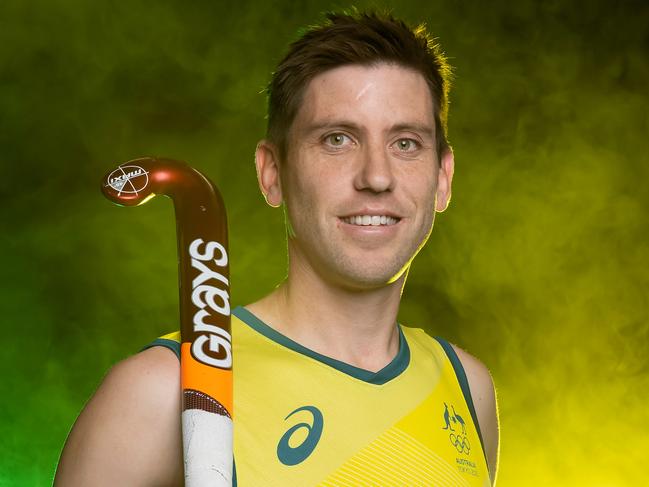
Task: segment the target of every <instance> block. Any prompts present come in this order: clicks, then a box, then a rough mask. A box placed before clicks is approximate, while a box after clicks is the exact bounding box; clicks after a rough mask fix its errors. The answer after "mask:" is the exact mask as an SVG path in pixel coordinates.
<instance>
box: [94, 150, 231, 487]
mask: <svg viewBox="0 0 649 487" xmlns="http://www.w3.org/2000/svg"><path fill="white" fill-rule="evenodd" d="M102 192H103V193H104V195H105V196H106V197H107V198H108V199H109V200H111V201H112V202H114V203H116V204H118V205H121V206H137V205H141V204H143V203H145V202H147V201H149V200H150V199H151V198H153V197H155V196H156V195H158V194H162V195H165V196H168V197H170V198H171V199H172V200H173V202H174V208H175V212H176V236H177V240H178V260H179V273H180V276H179V285H180V328H181V352H180V353H181V359H180V374H181V388H182V399H183V400H182V434H183V456H184V466H185V485H186V486H187V487H221V486H223V487H230V486H231V485H232V475H233V472H232V470H233V456H232V338H231V331H230V282H229V275H230V272H229V263H228V251H227V249H228V231H227V222H226V214H225V206H224V205H223V199H222V198H221V195H220V194H219V192H218V190H217V189H216V187H215V186H214V185H213V184H212V183H211V182H210V181H209V180H208V179H207V178H206V177H205V176H203V175H202V174H201V173H200V172H198V171H197V170H195V169H193V168H191V167H189V166H188V165H187V164H185V163H182V162H178V161H174V160H170V159H153V158H143V159H135V160H133V161H129V162H126V163H124V164H122V165H120V166H119V167H118V168H117V169H115V170H113V171H111V172H110V173H109V174H108V175H106V177H105V178H104V180H103V181H102Z"/></svg>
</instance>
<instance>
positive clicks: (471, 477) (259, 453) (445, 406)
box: [145, 307, 491, 487]
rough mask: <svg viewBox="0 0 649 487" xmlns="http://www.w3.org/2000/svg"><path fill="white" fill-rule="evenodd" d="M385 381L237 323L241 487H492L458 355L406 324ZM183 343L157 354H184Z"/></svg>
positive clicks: (241, 311)
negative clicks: (168, 352)
mask: <svg viewBox="0 0 649 487" xmlns="http://www.w3.org/2000/svg"><path fill="white" fill-rule="evenodd" d="M399 336H400V345H399V352H398V354H397V356H396V357H395V358H394V360H393V361H392V362H391V363H390V364H388V365H387V366H385V367H384V368H383V369H382V370H380V371H378V372H369V371H367V370H363V369H360V368H357V367H354V366H351V365H348V364H345V363H343V362H340V361H338V360H335V359H332V358H329V357H326V356H324V355H320V354H318V353H316V352H314V351H312V350H309V349H308V348H306V347H303V346H302V345H300V344H298V343H296V342H294V341H293V340H291V339H289V338H288V337H286V336H284V335H282V334H280V333H278V332H277V331H275V330H274V329H273V328H271V327H269V326H268V325H266V324H265V323H263V322H262V321H261V320H259V319H258V318H257V317H256V316H254V315H253V314H252V313H250V312H249V311H248V310H247V309H245V308H243V307H238V308H236V309H235V310H234V311H233V314H232V337H233V338H232V343H233V348H234V350H233V357H234V366H233V369H234V461H235V482H234V484H235V485H239V486H241V487H249V486H254V487H257V486H268V487H271V486H281V487H292V486H296V487H308V486H323V487H325V486H354V487H356V486H381V487H384V486H399V487H404V486H408V487H409V486H444V487H446V486H448V487H451V486H452V487H456V486H476V487H477V486H479V487H485V486H490V485H491V483H490V481H489V475H488V471H487V464H486V460H485V455H484V451H483V447H482V438H481V434H480V430H479V425H478V422H477V419H476V416H475V411H474V407H473V402H472V399H471V394H470V392H469V388H468V383H467V380H466V375H465V373H464V370H463V368H462V365H461V363H460V361H459V360H458V358H457V355H456V354H455V352H454V350H453V349H452V347H451V346H450V344H449V343H448V342H446V341H445V340H443V339H441V338H435V339H433V338H431V337H429V336H428V335H427V334H426V333H425V332H424V331H423V330H420V329H416V328H407V327H402V326H399ZM179 342H180V333H179V332H176V333H170V334H168V335H164V336H162V337H160V338H158V339H157V340H155V341H153V342H152V343H150V344H149V345H147V347H145V348H149V347H152V346H158V345H161V346H166V347H168V348H170V349H172V350H173V351H174V352H176V355H178V356H179V350H180V343H179Z"/></svg>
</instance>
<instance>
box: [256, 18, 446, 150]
mask: <svg viewBox="0 0 649 487" xmlns="http://www.w3.org/2000/svg"><path fill="white" fill-rule="evenodd" d="M382 62H385V63H391V64H397V65H400V66H403V67H406V68H410V69H413V70H415V71H417V72H418V73H420V74H421V75H422V76H423V77H424V79H425V80H426V83H427V84H428V87H429V89H430V93H431V95H432V99H433V111H434V118H435V134H436V143H437V152H438V155H441V153H442V152H443V151H444V150H445V149H447V148H448V147H449V143H448V139H447V134H446V130H447V129H446V127H447V119H448V92H449V88H450V82H451V67H450V65H449V64H448V61H447V60H446V56H445V55H444V53H443V52H442V50H441V48H440V47H439V45H438V44H436V43H435V42H434V40H433V38H432V37H431V36H430V35H429V34H428V33H427V32H426V28H425V27H424V26H423V25H420V26H418V27H416V28H414V29H413V28H411V27H409V26H408V25H406V24H405V23H404V22H403V21H401V20H397V19H395V18H394V17H393V16H392V15H391V14H383V13H377V12H365V13H360V12H357V11H352V12H345V13H327V14H326V16H325V20H324V22H322V23H321V24H318V25H315V26H311V27H309V28H307V29H306V31H305V32H304V33H303V34H302V35H301V36H300V38H299V39H297V40H296V41H295V42H293V43H292V44H291V45H290V46H289V51H288V53H287V54H286V56H285V57H284V59H282V61H281V62H280V63H279V65H278V66H277V70H276V71H275V72H274V73H273V76H272V79H271V81H270V83H269V85H268V88H267V90H266V91H267V94H268V128H267V132H266V136H267V138H268V139H269V140H270V141H271V142H273V143H274V144H275V145H276V146H277V147H278V149H279V153H280V157H281V158H282V159H284V158H285V157H286V153H287V148H288V147H287V134H288V132H289V130H290V128H291V125H292V123H293V120H294V119H295V116H296V115H297V112H298V109H299V107H300V104H301V102H302V98H303V96H304V91H305V89H306V87H307V85H308V83H309V82H310V81H311V80H312V79H313V78H315V77H316V76H317V75H318V74H321V73H323V72H325V71H328V70H330V69H334V68H337V67H339V66H344V65H349V64H359V65H365V66H371V65H376V64H379V63H382Z"/></svg>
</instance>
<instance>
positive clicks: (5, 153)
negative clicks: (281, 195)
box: [0, 0, 649, 487]
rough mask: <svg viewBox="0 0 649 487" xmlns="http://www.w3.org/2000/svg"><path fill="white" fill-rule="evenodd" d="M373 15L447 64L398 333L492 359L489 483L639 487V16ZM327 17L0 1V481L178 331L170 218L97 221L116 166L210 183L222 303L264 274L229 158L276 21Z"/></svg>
mask: <svg viewBox="0 0 649 487" xmlns="http://www.w3.org/2000/svg"><path fill="white" fill-rule="evenodd" d="M356 5H358V6H359V7H364V6H368V5H371V3H369V2H358V3H357V4H356ZM378 5H383V6H388V7H393V8H394V11H395V13H397V14H398V15H400V16H402V17H404V18H405V19H407V20H408V21H410V22H412V23H417V22H421V21H424V22H426V24H427V25H428V27H429V29H430V30H431V31H432V32H433V33H434V35H435V36H437V37H438V38H439V41H440V43H441V44H442V46H443V48H444V49H445V51H446V52H447V54H448V55H449V57H450V59H451V62H452V64H453V65H454V66H455V82H454V87H453V91H452V95H451V111H450V138H451V142H452V144H453V146H454V149H455V154H456V174H455V181H454V188H453V200H452V203H451V206H450V208H449V209H448V210H447V212H445V213H443V214H441V215H439V216H438V219H437V221H436V224H435V229H434V231H433V235H432V237H431V239H430V241H429V242H428V244H427V246H426V248H425V249H424V251H423V252H422V253H421V254H420V255H419V256H418V257H417V259H416V260H415V262H414V266H413V269H412V271H411V272H410V276H409V280H408V284H407V286H406V291H405V294H404V301H403V306H402V310H401V314H400V319H401V321H403V322H404V323H408V324H412V325H414V326H419V327H424V328H426V329H427V330H429V331H430V332H431V333H435V334H439V335H442V336H445V337H446V338H448V339H449V340H451V341H454V342H456V343H458V344H460V345H461V346H463V347H464V348H466V349H468V350H469V351H470V352H472V353H473V354H475V355H477V356H478V357H480V358H481V359H482V360H483V361H484V362H485V364H486V365H487V366H488V367H489V368H490V370H491V372H492V374H493V377H494V380H495V382H496V385H497V389H498V395H499V401H500V417H501V423H502V431H501V461H500V475H499V481H498V486H499V487H506V486H522V485H525V486H527V485H530V486H548V485H552V486H581V485H583V486H630V485H643V484H644V483H645V482H646V473H645V471H644V465H645V463H646V461H645V457H646V448H647V447H648V446H649V433H648V428H647V424H648V420H649V413H648V411H649V409H648V408H647V400H648V399H649V398H648V397H647V396H648V394H647V390H648V386H649V358H648V357H649V345H648V344H649V322H648V320H649V318H648V315H649V305H648V298H647V296H648V294H649V285H648V284H649V282H648V281H649V272H648V266H649V247H648V244H647V242H648V239H649V222H648V217H647V215H648V212H649V191H648V190H647V187H648V181H649V160H648V159H649V157H648V154H649V143H648V142H647V140H648V139H649V115H648V114H649V90H648V89H647V86H649V63H648V61H647V60H648V59H649V4H648V3H647V2H646V1H640V0H638V1H631V0H623V1H613V0H609V1H602V0H600V1H587V0H579V1H574V2H567V1H558V0H554V1H531V0H523V1H520V2H508V1H504V0H503V1H496V2H483V1H478V0H465V1H455V0H439V1H415V0H404V1H402V2H398V3H397V2H395V3H394V4H392V5H390V4H389V3H378ZM341 6H342V7H346V6H348V5H347V4H345V3H344V2H337V3H333V2H331V3H329V2H324V1H321V2H317V1H310V2H301V3H300V2H289V1H283V2H261V1H258V2H245V1H244V2H238V3H236V2H219V1H199V2H181V1H173V2H172V1H160V2H154V1H144V0H137V1H132V2H117V1H96V2H84V1H73V0H69V1H63V0H50V1H42V0H41V1H35V2H24V1H18V0H5V1H3V2H1V3H0V164H1V168H2V172H1V176H0V198H1V202H2V210H1V211H2V212H1V218H0V250H1V252H2V254H1V255H2V274H1V275H2V288H3V289H2V294H1V295H0V296H1V297H0V304H1V306H0V310H1V313H2V314H1V315H0V321H1V323H2V335H3V341H2V345H3V349H2V354H1V356H2V363H1V365H2V368H1V370H2V373H3V378H2V381H1V382H0V384H1V385H0V397H1V398H2V399H1V403H0V404H1V405H0V408H1V409H0V418H2V419H1V424H0V487H6V486H37V485H49V484H50V483H51V481H52V478H53V475H54V470H55V467H56V462H57V460H58V455H59V453H60V450H61V447H62V445H63V443H64V441H65V438H66V435H67V433H68V431H69V429H70V427H71V425H72V423H73V422H74V420H75V418H76V415H77V414H78V413H79V411H80V410H81V408H82V407H83V405H84V403H85V401H86V400H87V399H88V398H89V397H90V396H91V394H92V393H93V391H94V390H95V388H96V387H97V385H98V384H99V383H100V381H101V379H102V377H103V375H104V374H105V372H106V371H107V370H108V369H109V368H110V366H111V365H112V364H114V363H116V362H118V361H119V360H121V359H123V358H125V357H127V356H129V355H131V354H133V353H136V352H137V350H138V349H139V348H140V347H141V346H142V345H144V344H145V343H147V342H148V341H150V340H151V339H152V338H154V337H155V336H157V335H159V334H162V333H165V332H169V331H173V330H176V329H177V328H178V324H177V292H178V291H177V285H176V279H177V278H176V255H175V236H174V231H175V229H174V218H173V212H172V207H171V203H170V202H169V201H168V200H164V199H162V198H161V199H156V200H154V201H153V202H151V203H150V204H148V205H146V206H144V207H140V208H136V209H128V210H127V209H122V208H117V207H115V206H111V205H110V204H109V203H108V202H107V201H106V200H104V199H103V198H102V196H101V195H100V193H99V180H100V178H101V176H102V175H103V174H104V173H105V172H106V171H107V170H108V169H110V168H111V167H113V166H114V165H115V164H116V163H118V162H123V161H126V160H129V159H132V158H135V157H138V156H142V155H160V156H167V157H173V158H178V159H184V160H186V161H188V162H190V163H191V164H192V165H194V166H195V167H197V168H198V169H200V170H202V171H204V172H205V173H207V174H208V175H209V176H210V177H211V178H212V179H213V180H214V181H215V182H216V183H217V185H219V187H220V188H221V191H222V193H223V196H224V198H225V200H226V202H227V206H228V211H229V221H230V232H231V244H230V245H231V262H232V276H231V277H232V278H231V280H232V289H233V300H234V302H236V303H238V304H242V303H247V302H250V301H252V300H254V299H256V298H258V297H260V296H261V295H262V294H263V293H265V292H267V291H268V290H269V289H270V288H271V287H272V286H273V285H274V284H275V283H276V282H278V281H279V280H280V279H281V278H282V277H283V275H284V272H285V259H286V255H285V242H284V239H283V238H284V237H283V228H282V218H281V215H280V212H279V211H274V210H272V209H271V208H268V207H266V206H265V205H264V202H263V199H262V198H261V196H260V195H259V193H258V191H257V188H256V181H255V170H254V165H253V153H254V148H255V144H256V142H257V140H258V139H260V138H261V137H262V136H263V134H264V129H265V119H264V111H265V99H264V96H263V94H262V93H261V91H262V90H263V88H264V86H265V84H266V83H267V82H268V79H269V74H270V72H271V70H272V69H273V66H274V64H275V63H276V62H277V61H278V60H279V58H280V56H281V55H282V53H283V52H284V48H285V46H286V44H287V43H288V42H289V41H290V40H291V39H293V38H294V36H295V33H296V32H297V30H298V28H299V27H301V26H303V25H305V24H309V23H312V22H314V21H315V20H316V19H317V18H318V14H319V12H321V11H324V10H327V9H332V8H338V7H341Z"/></svg>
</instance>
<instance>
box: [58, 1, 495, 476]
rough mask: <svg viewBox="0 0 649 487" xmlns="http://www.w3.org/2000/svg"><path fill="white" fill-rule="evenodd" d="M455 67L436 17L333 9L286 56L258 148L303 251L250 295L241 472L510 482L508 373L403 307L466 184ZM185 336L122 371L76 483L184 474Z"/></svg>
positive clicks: (80, 424)
mask: <svg viewBox="0 0 649 487" xmlns="http://www.w3.org/2000/svg"><path fill="white" fill-rule="evenodd" d="M448 77H449V67H448V65H447V63H446V61H445V59H444V57H443V55H442V54H441V52H440V50H439V48H438V47H437V46H436V45H434V44H433V43H432V41H431V40H430V39H429V38H428V37H427V36H426V34H425V32H424V31H423V29H416V30H414V31H413V30H411V29H409V28H408V27H406V26H405V24H403V23H402V22H400V21H397V20H395V19H393V18H391V17H384V16H380V15H375V14H353V15H336V14H330V15H329V16H328V20H327V22H326V23H324V24H323V25H320V26H316V27H313V28H311V29H310V30H309V31H308V32H307V33H306V34H305V35H304V36H303V37H302V38H301V39H299V40H298V41H296V42H295V43H293V44H292V46H291V48H290V50H289V53H288V54H287V56H286V57H285V59H284V60H283V61H282V62H281V63H280V65H279V66H278V69H277V71H276V72H275V73H274V75H273V79H272V81H271V84H270V86H269V119H268V125H269V126H268V134H267V139H266V140H263V141H261V142H260V143H259V144H258V146H257V150H256V164H257V175H258V180H259V186H260V188H261V191H262V192H263V194H264V197H265V198H266V201H267V202H268V203H269V204H270V205H271V206H274V207H279V206H282V207H283V208H284V211H285V214H286V222H287V234H288V255H289V266H288V276H287V278H286V280H285V281H284V282H282V283H281V284H280V285H279V286H278V287H277V288H276V289H275V290H273V291H272V292H271V293H270V294H268V295H267V296H266V297H264V298H263V299H261V300H259V301H257V302H255V303H252V304H249V305H247V306H246V307H238V308H236V309H235V311H234V312H233V320H232V329H233V344H234V352H233V353H234V361H235V362H234V373H235V378H234V387H235V390H234V397H235V405H234V410H235V418H234V420H235V434H234V437H235V440H234V441H235V444H234V448H235V464H236V477H237V480H238V482H239V485H243V486H248V485H251V486H258V485H264V486H271V485H282V486H293V485H295V486H307V485H404V486H406V485H453V486H454V485H472V486H473V485H480V486H484V485H492V483H493V481H494V479H495V475H496V464H497V454H498V419H497V412H496V401H495V393H494V387H493V384H492V381H491V377H490V375H489V372H488V371H487V369H486V368H485V367H484V365H482V364H481V363H480V362H479V361H478V360H477V359H475V358H474V357H472V356H471V355H469V354H468V353H466V352H464V351H462V350H461V349H459V348H457V347H455V346H452V345H449V344H448V342H446V341H444V340H443V339H441V338H438V339H433V338H431V337H429V336H427V335H426V334H424V333H423V332H422V331H421V330H418V329H411V328H406V327H402V326H400V325H398V324H397V323H396V317H397V312H398V308H399V302H400V298H401V293H402V290H403V286H404V284H405V281H406V276H407V273H408V269H409V267H410V264H411V262H412V260H413V258H414V256H415V255H416V254H417V252H418V251H419V250H420V249H421V247H422V246H423V245H424V243H425V242H426V240H427V239H428V236H429V235H430V232H431V230H432V227H433V221H434V215H435V212H436V211H443V210H444V209H445V208H446V206H447V204H448V202H449V200H450V197H451V182H452V178H453V167H454V166H453V164H454V161H453V153H452V151H451V149H450V147H449V145H448V142H447V139H446V129H445V127H446V111H447V93H448V87H449V80H448ZM178 338H179V336H178V334H177V333H175V334H170V335H167V336H165V337H163V338H162V339H159V340H157V341H156V342H153V343H152V344H151V345H163V346H164V347H167V348H168V349H166V348H164V347H160V346H151V348H148V349H147V350H146V351H143V352H141V353H139V354H137V355H135V356H133V357H130V358H128V359H126V360H124V361H122V362H120V363H119V364H117V365H116V366H115V367H114V368H113V369H112V370H111V371H110V373H109V374H108V376H107V377H106V379H105V380H104V382H103V384H102V385H101V387H100V388H99V389H98V391H97V392H96V394H95V396H94V397H93V398H92V400H91V401H90V402H89V403H88V405H87V406H86V408H85V409H84V411H83V412H82V413H81V415H80V416H79V419H78V420H77V423H76V424H75V426H74V428H73V430H72V432H71V434H70V437H69V438H68V441H67V444H66V446H65V449H64V451H63V454H62V457H61V462H60V466H59V470H58V472H57V478H56V483H57V485H61V486H68V485H70V486H75V485H93V486H98V485H111V486H114V485H120V486H128V485H142V486H147V485H151V486H153V485H155V486H163V485H182V481H183V466H182V441H181V432H180V422H179V418H180V395H179V391H180V385H179V363H178V360H177V357H175V356H174V355H173V354H172V353H170V352H169V349H172V350H174V349H176V351H177V341H178ZM124 398H128V400H125V399H124Z"/></svg>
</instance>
